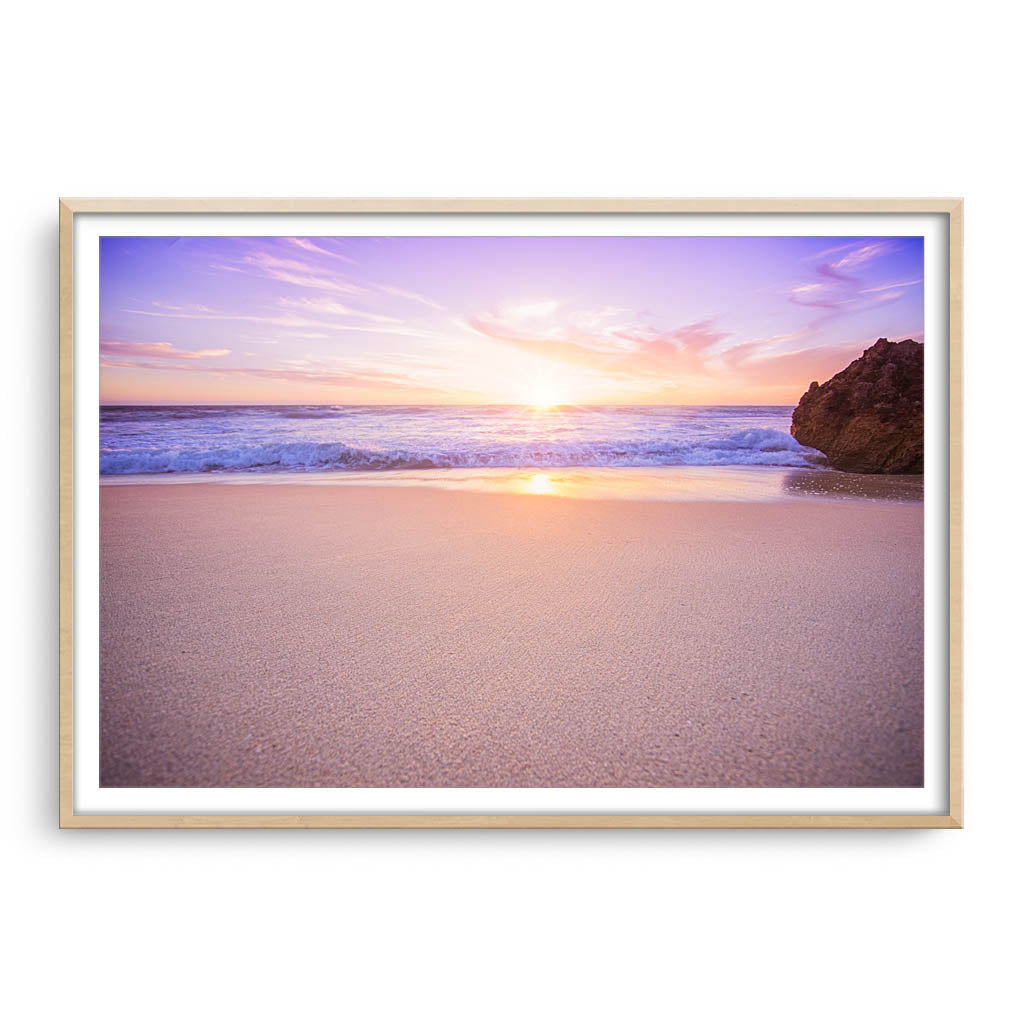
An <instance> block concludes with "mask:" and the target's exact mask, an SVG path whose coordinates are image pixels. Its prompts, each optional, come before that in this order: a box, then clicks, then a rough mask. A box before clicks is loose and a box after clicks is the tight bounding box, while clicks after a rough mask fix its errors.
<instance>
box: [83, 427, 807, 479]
mask: <svg viewBox="0 0 1024 1024" xmlns="http://www.w3.org/2000/svg"><path fill="white" fill-rule="evenodd" d="M124 440H128V439H127V438H126V439H124ZM148 440H149V439H148V438H147V441H148ZM454 440H455V439H454V438H453V439H450V441H449V442H448V443H439V444H433V443H423V442H417V443H415V444H410V445H408V446H395V447H381V448H376V447H373V446H349V445H347V444H343V443H341V442H335V441H302V440H296V441H282V442H279V443H240V444H235V445H227V444H223V445H215V446H208V445H202V446H200V445H195V446H193V445H181V444H179V445H177V446H174V447H166V448H155V447H153V446H152V444H151V443H149V444H146V445H145V446H144V447H132V446H129V445H125V446H124V447H121V446H120V445H119V446H118V447H109V446H108V447H104V450H103V451H102V452H101V454H100V473H102V474H105V475H118V474H139V473H213V472H245V471H259V472H272V471H291V472H301V471H304V470H305V471H321V472H322V471H325V470H348V471H355V470H359V471H363V472H366V471H372V470H401V469H455V468H484V467H486V468H493V469H533V468H537V469H568V468H572V467H644V466H651V467H653V466H789V467H798V468H800V467H812V466H820V465H823V464H824V461H825V457H824V456H823V455H822V454H821V453H820V452H818V451H815V450H814V449H813V448H806V447H804V446H803V445H801V444H799V443H797V441H795V440H794V439H793V438H792V437H791V436H790V435H789V434H787V433H784V432H783V431H781V430H775V429H771V428H763V427H760V428H752V429H748V430H740V431H736V432H734V433H730V434H727V435H725V436H722V437H710V438H709V437H705V436H701V437H699V438H698V437H693V438H691V439H689V440H667V439H661V438H654V439H648V438H644V439H641V440H630V441H622V442H620V443H612V442H608V441H601V440H566V441H552V440H545V441H540V442H537V441H529V442H520V441H516V442H502V441H496V440H493V439H487V440H486V441H480V440H479V439H466V441H465V442H464V443H462V444H458V443H451V442H452V441H454Z"/></svg>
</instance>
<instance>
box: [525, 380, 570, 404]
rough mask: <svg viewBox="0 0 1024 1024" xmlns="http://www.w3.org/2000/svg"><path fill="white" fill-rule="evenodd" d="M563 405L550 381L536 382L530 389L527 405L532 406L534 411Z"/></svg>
mask: <svg viewBox="0 0 1024 1024" xmlns="http://www.w3.org/2000/svg"><path fill="white" fill-rule="evenodd" d="M562 404H564V403H563V402H562V399H561V397H560V396H559V394H558V391H557V389H556V388H555V386H554V385H553V384H552V383H551V382H550V381H545V380H540V381H535V382H534V384H533V386H532V387H531V388H530V391H529V399H528V401H527V405H532V406H533V407H534V409H551V408H553V407H554V406H556V405H562Z"/></svg>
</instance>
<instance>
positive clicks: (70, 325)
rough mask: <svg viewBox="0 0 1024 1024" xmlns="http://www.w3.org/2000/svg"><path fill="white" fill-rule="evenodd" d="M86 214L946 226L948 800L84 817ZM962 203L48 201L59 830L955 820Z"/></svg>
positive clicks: (958, 792) (903, 824)
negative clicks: (79, 765) (793, 217)
mask: <svg viewBox="0 0 1024 1024" xmlns="http://www.w3.org/2000/svg"><path fill="white" fill-rule="evenodd" d="M86 213H147V214H148V213H179V214H180V213H212V214H227V213H235V214H258V213H322V214H330V213H335V214H337V213H513V214H514V213H706V214H707V213H711V214H725V213H745V214H749V213H775V214H780V213H808V214H814V213H818V214H822V213H860V214H877V213H903V214H922V213H925V214H941V215H945V216H947V217H948V224H949V396H950V400H949V652H948V653H949V749H948V756H949V761H948V764H949V807H948V813H946V814H938V815H771V814H763V815H708V814H701V815H696V814H688V815H663V814H662V815H650V814H631V815H590V814H573V815H441V816H438V815H420V814H416V815H319V814H317V815H214V814H210V815H96V814H76V813H75V810H74V793H73V781H74V780H73V732H74V722H73V711H74V702H73V678H72V676H73V650H74V628H73V611H74V610H73V571H74V569H73V543H74V539H73V533H74V518H73V517H74V507H73V445H74V437H73V384H74V381H73V365H74V336H73V335H74V292H73V264H74V217H75V215H76V214H86ZM962 381H963V202H962V200H960V199H945V198H938V199H921V198H916V199H914V198H912V199H871V198H863V199H840V198H833V199H753V198H748V199H482V198H481V199H408V198H405V199H376V198H363V199H315V198H301V199H237V198H234V199H232V198H222V199H211V198H206V199H189V198H176V199H98V198H91V199H63V200H61V201H60V734H59V756H60V793H59V822H60V826H61V827H62V828H384V829H394V828H416V829H422V828H446V829H447V828H523V829H542V828H559V829H570V828H630V829H633V828H646V829H676V828H727V829H736V828H750V829H763V828H810V829H819V828H875V829H878V828H881V829H893V828H895V829H904V828H962V827H963V732H962V729H963V726H962V722H963V640H962V631H963V627H962V621H963V620H962V605H963V598H962V589H963V557H962V530H963V528H962V522H963V520H962V509H963V472H962V458H963V439H962V434H963V396H962Z"/></svg>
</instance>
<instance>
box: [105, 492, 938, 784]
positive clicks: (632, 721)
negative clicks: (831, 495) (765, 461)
mask: <svg viewBox="0 0 1024 1024" xmlns="http://www.w3.org/2000/svg"><path fill="white" fill-rule="evenodd" d="M100 500H101V606H100V612H101V681H100V688H101V694H100V697H101V716H100V717H101V744H100V747H101V749H100V760H101V766H100V781H101V785H104V786H184V787H194V786H473V787H477V786H545V787H546V786H569V787H579V786H586V787H589V786H918V785H920V784H921V783H922V775H923V744H922V719H923V716H922V711H923V707H922V705H923V686H922V661H923V629H922V610H923V579H922V533H923V507H922V505H921V504H920V503H899V502H879V501H865V500H850V499H834V500H831V499H827V498H811V499H808V498H801V497H792V498H790V499H787V500H781V501H773V502H755V501H751V502H740V501H736V502H721V501H717V502H716V501H635V500H634V501H610V500H572V499H565V498H559V497H551V496H550V495H542V494H529V493H526V494H499V493H472V492H464V491H446V490H442V489H435V488H431V487H386V486H339V487H331V486H310V485H303V484H287V485H276V486H275V485H261V484H254V485H248V486H226V485H220V484H186V485H180V484H171V485H164V486H159V487H155V486H151V485H128V486H116V487H101V489H100Z"/></svg>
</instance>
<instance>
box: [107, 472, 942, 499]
mask: <svg viewBox="0 0 1024 1024" xmlns="http://www.w3.org/2000/svg"><path fill="white" fill-rule="evenodd" d="M101 483H102V484H103V485H104V486H118V485H121V486H123V485H126V484H145V485H148V486H154V485H159V484H179V485H180V484H194V483H203V484H226V485H236V486H237V485H241V486H244V485H246V484H314V485H321V486H336V485H338V486H359V487H439V488H442V489H445V490H455V491H478V492H484V493H490V494H519V495H540V496H545V497H551V498H590V499H597V500H604V501H608V500H633V501H786V500H794V499H796V500H804V501H823V500H824V501H836V500H840V501H858V500H860V501H864V500H874V501H899V502H905V501H911V502H920V501H921V500H922V497H923V493H922V492H923V488H922V486H921V477H864V476H860V475H858V474H855V473H839V472H837V471H834V470H819V469H788V468H784V467H775V466H671V467H653V468H628V469H626V468H622V469H604V468H595V469H579V468H572V469H558V470H553V469H552V470H547V471H545V472H538V471H537V470H536V469H479V468H476V469H430V470H396V471H388V470H384V471H377V472H340V473H339V472H324V473H315V472H314V473H309V472H307V473H224V474H217V473H174V474H167V475H166V476H153V475H149V476H130V475H127V474H125V475H122V476H113V477H104V478H102V480H101Z"/></svg>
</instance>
